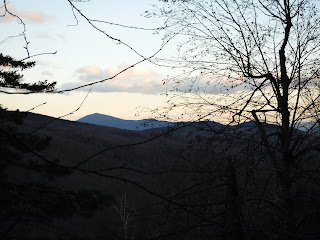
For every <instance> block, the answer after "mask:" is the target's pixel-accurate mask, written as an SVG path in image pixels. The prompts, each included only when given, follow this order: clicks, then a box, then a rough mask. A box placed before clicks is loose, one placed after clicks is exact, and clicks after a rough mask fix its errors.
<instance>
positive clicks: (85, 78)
mask: <svg viewBox="0 0 320 240" xmlns="http://www.w3.org/2000/svg"><path fill="white" fill-rule="evenodd" d="M154 3H157V4H158V1H157V0H148V1H146V0H134V1H132V0H118V1H105V0H91V1H88V2H84V3H77V4H76V6H77V7H78V8H79V9H81V12H82V13H83V14H85V16H87V17H88V18H90V19H97V20H103V21H108V22H113V23H117V24H122V25H130V26H138V27H143V28H156V27H159V23H156V22H154V20H152V19H150V18H145V17H143V16H141V15H142V14H143V13H144V12H145V11H148V10H150V9H151V8H152V6H151V5H152V4H154ZM7 7H8V10H9V11H11V12H12V13H14V14H17V15H18V16H19V17H20V18H21V19H22V20H23V21H24V23H25V24H26V25H25V26H26V37H27V41H28V42H29V44H28V51H29V53H30V55H37V54H43V53H54V52H56V54H43V55H38V56H35V57H33V58H31V59H30V60H32V61H36V66H35V67H34V68H32V69H29V70H25V71H24V72H23V74H24V81H25V82H36V81H39V80H48V81H49V82H53V81H56V82H57V89H58V90H64V89H70V88H73V87H78V86H81V85H84V84H88V83H91V82H94V81H99V80H102V79H105V78H108V77H112V76H114V75H115V74H117V73H119V72H120V71H122V70H123V69H126V68H128V67H129V66H131V65H133V64H135V63H137V62H139V61H141V60H142V57H141V56H140V55H142V56H144V57H148V56H151V55H153V54H154V53H155V52H157V51H158V50H159V49H160V47H161V45H162V40H161V36H160V35H157V34H154V31H150V30H137V29H130V28H123V27H120V26H115V25H110V24H98V23H96V26H98V27H99V28H100V29H101V30H103V31H104V32H105V33H106V34H108V36H111V37H113V38H114V39H120V40H121V42H123V43H124V44H118V42H117V41H115V40H112V39H110V37H107V36H106V35H105V34H103V33H102V32H99V31H98V30H96V29H94V28H93V27H92V26H90V25H89V24H88V22H86V21H85V19H84V18H82V17H81V16H79V15H78V14H77V20H78V23H77V20H76V19H75V18H74V15H73V12H72V9H71V7H70V5H69V3H68V1H67V0H55V1H43V0H28V1H26V0H11V1H8V5H7ZM0 10H1V11H2V12H1V14H3V7H2V8H1V9H0ZM0 28H1V33H2V34H1V36H0V43H1V44H0V52H1V53H3V54H5V55H10V56H12V57H15V58H16V59H24V58H25V57H27V56H28V55H27V51H26V49H25V48H24V47H25V46H26V42H25V40H24V38H23V37H12V36H15V35H18V34H19V33H21V32H22V31H23V25H21V24H19V23H18V21H17V20H16V19H15V18H12V17H10V16H5V17H2V18H0ZM3 33H4V34H3ZM132 49H134V50H135V51H136V52H138V54H137V53H136V52H135V51H133V50H132ZM166 51H167V52H170V47H169V46H168V47H165V48H164V49H163V52H166ZM167 71H168V70H167V69H163V68H160V67H156V66H155V65H153V64H151V63H147V62H143V63H141V64H138V65H136V66H135V67H133V68H129V69H128V70H127V71H125V72H123V73H122V74H119V75H118V76H117V77H115V78H113V79H111V80H109V81H106V82H103V83H100V84H96V85H94V86H93V88H92V89H91V90H90V88H88V87H87V88H82V89H80V90H76V91H72V92H67V93H63V94H59V93H50V94H48V93H46V94H44V93H41V94H29V95H16V94H13V95H8V94H3V93H0V103H1V104H2V105H3V106H5V107H7V108H8V109H11V110H15V109H19V110H20V111H28V110H30V109H33V108H34V107H36V106H38V105H40V106H39V107H37V108H35V109H33V110H31V112H35V113H40V114H45V115H49V116H54V117H60V116H64V115H66V114H68V113H70V112H72V111H74V110H75V109H77V108H78V107H79V106H81V108H80V109H79V110H78V111H76V112H75V113H73V114H72V115H68V116H66V117H64V118H65V119H69V120H77V119H79V118H81V117H83V116H85V115H88V114H92V113H101V114H108V115H112V116H114V117H119V118H123V119H142V118H148V117H152V114H151V110H152V109H154V108H156V107H159V106H163V105H165V103H166V101H167V100H168V99H167V97H166V96H165V94H163V93H164V92H165V91H166V88H165V86H164V85H163V84H162V80H163V79H164V77H165V75H166V74H167ZM89 90H90V93H89V94H88V91H89ZM84 100H85V101H84ZM43 103H46V104H43Z"/></svg>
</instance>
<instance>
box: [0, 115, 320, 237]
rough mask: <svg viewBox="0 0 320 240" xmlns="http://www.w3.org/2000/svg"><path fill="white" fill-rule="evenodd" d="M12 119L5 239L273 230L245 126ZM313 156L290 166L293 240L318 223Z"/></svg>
mask: <svg viewBox="0 0 320 240" xmlns="http://www.w3.org/2000/svg"><path fill="white" fill-rule="evenodd" d="M11 114H15V115H14V116H15V118H17V116H21V115H24V116H21V117H22V120H23V124H21V123H20V124H18V123H15V122H14V121H12V119H7V120H2V123H1V125H2V127H1V129H2V136H3V135H4V134H9V135H10V136H11V137H12V139H15V140H14V141H12V142H10V143H9V142H7V143H6V144H8V145H10V147H8V148H7V149H11V153H12V155H14V156H15V157H14V158H13V157H11V158H8V157H7V158H6V159H7V161H3V164H5V165H6V167H5V168H2V172H3V173H5V174H2V176H3V177H2V182H3V183H6V185H3V184H2V187H4V186H6V187H7V190H6V191H8V194H9V195H10V197H15V201H12V199H11V200H10V199H9V200H8V199H6V198H5V197H2V204H3V207H6V208H7V210H5V211H2V214H1V219H2V220H1V222H2V226H1V232H2V234H3V236H6V238H8V239H153V238H158V237H159V238H163V239H176V238H178V239H194V238H196V237H197V236H202V237H208V238H211V237H214V239H226V237H227V239H228V237H231V238H232V237H234V236H239V234H240V235H241V234H242V233H241V232H242V230H241V231H240V226H241V228H244V226H243V224H245V225H246V227H245V229H247V230H246V234H248V235H250V236H252V237H255V238H259V239H270V236H271V235H272V234H273V232H279V231H281V229H279V228H278V225H277V224H278V223H277V221H281V219H278V220H276V219H274V218H273V217H274V215H279V216H281V212H277V211H278V210H277V206H276V201H277V200H276V199H275V198H274V194H273V192H274V189H276V180H275V178H274V175H273V174H272V171H270V165H269V163H268V162H266V161H265V160H264V159H265V152H264V150H263V148H261V146H260V145H259V142H258V141H257V140H256V139H255V138H256V128H255V126H254V124H253V123H248V124H245V125H241V126H240V125H239V126H233V127H231V128H224V127H223V125H220V124H213V123H209V122H202V123H198V124H195V125H188V126H185V127H181V126H178V125H177V126H176V128H177V129H178V130H176V131H173V130H172V128H171V129H158V130H157V129H153V130H144V131H129V130H121V129H117V128H110V127H102V126H96V125H90V124H85V123H78V122H70V121H65V120H58V119H53V118H50V117H46V116H41V115H36V114H31V113H27V114H26V113H17V112H16V113H13V112H11ZM180 127H181V128H180ZM179 128H180V129H179ZM269 129H270V130H269V131H270V133H272V132H274V131H277V128H276V127H273V126H270V127H269ZM165 131H167V132H168V134H164V132H165ZM169 133H170V134H169ZM297 134H298V133H297ZM158 136H159V137H158ZM230 136H232V139H233V141H230ZM151 139H152V141H151ZM250 139H251V141H250V143H249V144H244V143H247V142H248V141H249V140H250ZM149 140H150V141H149ZM140 143H141V144H140ZM316 159H317V157H316V156H315V155H312V154H308V156H307V159H306V160H307V162H309V163H312V164H307V162H305V163H297V165H298V164H299V169H297V171H296V175H295V176H294V177H295V179H296V182H295V184H294V189H295V193H294V194H295V199H296V201H295V202H294V209H295V214H296V215H295V217H296V218H299V219H300V225H299V226H297V231H300V232H299V234H301V236H304V235H303V234H307V233H306V232H307V231H311V232H313V234H316V233H314V232H315V231H316V224H313V223H312V222H314V223H315V222H317V221H318V220H319V215H317V209H318V207H319V206H320V201H319V200H320V199H319V195H318V192H319V186H318V181H319V179H318V175H317V174H316V170H317V168H318V167H319V164H318V163H317V162H316ZM17 189H18V190H17ZM14 191H16V193H14ZM8 201H9V202H8ZM10 201H12V202H10ZM8 206H9V207H8ZM199 223H200V224H201V226H202V227H201V228H199V227H194V226H198V225H199ZM306 226H307V227H306ZM307 235H308V234H307ZM231 238H230V239H231ZM305 239H307V238H305Z"/></svg>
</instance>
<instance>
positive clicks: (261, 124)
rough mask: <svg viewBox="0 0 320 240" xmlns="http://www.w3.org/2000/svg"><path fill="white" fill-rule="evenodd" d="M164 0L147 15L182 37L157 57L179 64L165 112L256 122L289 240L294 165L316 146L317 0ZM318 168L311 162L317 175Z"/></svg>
mask: <svg viewBox="0 0 320 240" xmlns="http://www.w3.org/2000/svg"><path fill="white" fill-rule="evenodd" d="M163 2H164V3H163V4H162V5H161V6H160V7H158V8H156V9H155V10H154V11H153V12H150V13H149V12H148V13H147V16H153V15H156V16H157V17H160V18H163V19H164V23H165V25H164V28H165V33H166V34H167V36H171V35H172V34H178V35H179V36H180V38H179V42H178V43H177V55H176V56H174V57H172V58H170V59H168V58H165V59H161V58H158V59H157V61H156V63H157V64H159V65H163V66H167V67H171V68H173V69H174V71H176V69H181V72H179V73H178V74H177V75H175V76H173V77H171V78H168V79H167V83H169V82H170V80H172V84H173V86H174V88H173V89H174V90H173V95H172V96H173V97H172V99H171V105H170V106H169V110H168V109H165V111H171V110H172V109H176V108H178V107H180V108H183V109H184V110H185V111H184V113H183V114H184V116H185V115H188V114H189V116H190V117H192V118H191V120H194V119H197V118H201V117H203V116H208V117H206V118H208V119H209V120H213V121H224V122H225V123H228V125H230V126H231V125H234V124H240V123H243V122H248V121H254V122H255V124H256V126H257V129H258V134H259V136H260V143H261V144H262V146H263V151H264V152H265V154H266V156H267V159H268V161H269V163H270V168H271V169H272V171H271V172H272V174H273V175H274V176H275V178H276V185H277V189H276V193H275V198H276V199H277V200H276V206H277V208H278V209H279V212H280V213H281V214H280V215H278V217H279V216H280V218H281V220H279V225H280V226H279V229H278V230H279V232H278V233H279V234H280V235H281V236H282V237H283V238H290V239H292V238H293V237H294V236H295V233H294V232H295V230H296V226H297V215H296V214H295V211H294V206H293V205H294V203H293V200H294V199H293V190H296V188H297V185H295V186H294V184H296V181H298V180H297V169H303V168H304V167H305V166H306V165H308V164H310V163H311V162H312V161H311V160H310V159H311V155H313V156H314V155H316V152H318V151H319V150H320V148H319V146H320V144H319V140H320V139H319V137H318V136H319V135H318V133H319V132H318V129H319V115H318V112H319V98H320V91H319V67H320V62H319V53H320V36H319V34H320V29H319V26H320V24H319V22H320V18H319V17H320V16H319V13H318V6H319V5H318V2H316V1H311V0H298V1H291V0H283V1H274V0H267V1H260V0H244V1H238V0H230V1H229V0H190V1H182V0H181V1H179V0H173V1H169V0H165V1H163ZM195 116H196V118H195ZM271 125H273V126H275V128H274V129H273V130H270V126H271ZM302 128H303V129H304V130H305V131H300V130H299V129H302ZM317 159H318V158H317V157H316V160H317ZM316 169H317V168H316V167H315V168H309V170H310V171H311V172H313V175H316V176H319V172H318V170H316ZM304 174H306V171H304ZM302 175H303V174H302ZM300 180H301V179H300Z"/></svg>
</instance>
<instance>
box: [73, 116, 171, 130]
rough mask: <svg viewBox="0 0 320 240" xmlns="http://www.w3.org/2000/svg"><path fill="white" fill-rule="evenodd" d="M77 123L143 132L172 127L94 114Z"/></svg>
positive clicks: (165, 123) (166, 124)
mask: <svg viewBox="0 0 320 240" xmlns="http://www.w3.org/2000/svg"><path fill="white" fill-rule="evenodd" d="M77 122H82V123H90V124H94V125H100V126H107V127H115V128H120V129H127V130H145V129H152V128H162V127H168V126H171V125H173V123H170V122H166V121H158V120H155V119H142V120H124V119H120V118H116V117H112V116H108V115H104V114H99V113H94V114H90V115H87V116H85V117H83V118H80V119H79V120H78V121H77Z"/></svg>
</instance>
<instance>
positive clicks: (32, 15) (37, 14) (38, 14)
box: [0, 3, 52, 23]
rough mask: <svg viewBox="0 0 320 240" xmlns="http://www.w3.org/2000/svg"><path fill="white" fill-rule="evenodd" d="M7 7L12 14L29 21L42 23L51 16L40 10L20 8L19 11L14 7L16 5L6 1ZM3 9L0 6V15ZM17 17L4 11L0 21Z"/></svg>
mask: <svg viewBox="0 0 320 240" xmlns="http://www.w3.org/2000/svg"><path fill="white" fill-rule="evenodd" d="M7 9H8V10H9V11H10V12H11V13H12V14H14V15H16V16H18V17H20V18H21V19H22V20H23V21H24V20H27V21H28V22H31V23H44V22H46V21H48V20H49V19H50V18H52V17H51V16H49V15H48V14H46V13H45V12H42V11H27V10H22V11H19V10H17V9H16V7H15V6H14V5H13V4H12V3H7ZM4 13H5V9H4V7H2V8H1V12H0V15H4ZM16 20H17V18H16V17H14V16H12V15H10V14H9V13H5V15H4V16H2V17H0V22H12V21H16Z"/></svg>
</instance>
